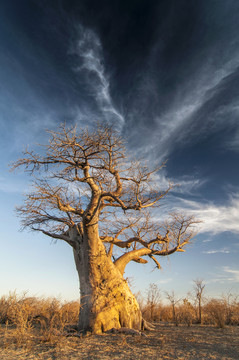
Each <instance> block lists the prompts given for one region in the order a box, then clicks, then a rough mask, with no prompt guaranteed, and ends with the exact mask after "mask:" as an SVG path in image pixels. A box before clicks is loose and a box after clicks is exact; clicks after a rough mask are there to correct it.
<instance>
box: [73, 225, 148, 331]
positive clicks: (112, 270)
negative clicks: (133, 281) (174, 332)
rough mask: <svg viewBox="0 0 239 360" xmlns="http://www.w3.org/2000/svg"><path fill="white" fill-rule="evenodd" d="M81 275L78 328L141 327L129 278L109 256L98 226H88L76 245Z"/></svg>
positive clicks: (99, 329)
mask: <svg viewBox="0 0 239 360" xmlns="http://www.w3.org/2000/svg"><path fill="white" fill-rule="evenodd" d="M74 258H75V263H76V268H77V271H78V274H79V279H80V292H81V308H80V315H79V330H82V331H91V332H93V333H101V332H105V331H108V330H110V329H112V328H116V329H119V328H121V327H127V328H133V329H137V330H140V329H141V326H142V316H141V311H140V308H139V305H138V303H137V300H136V299H135V297H134V296H133V294H132V293H131V291H130V289H129V287H128V284H127V282H126V280H124V278H123V276H122V274H121V273H120V271H119V270H118V269H117V268H116V267H115V265H114V264H113V263H112V261H111V259H110V258H109V257H108V256H107V254H106V251H105V247H104V245H103V244H102V242H101V240H100V239H99V235H98V226H97V225H90V226H88V227H86V228H85V231H84V236H83V237H82V238H81V240H80V241H78V242H77V247H76V248H75V249H74Z"/></svg>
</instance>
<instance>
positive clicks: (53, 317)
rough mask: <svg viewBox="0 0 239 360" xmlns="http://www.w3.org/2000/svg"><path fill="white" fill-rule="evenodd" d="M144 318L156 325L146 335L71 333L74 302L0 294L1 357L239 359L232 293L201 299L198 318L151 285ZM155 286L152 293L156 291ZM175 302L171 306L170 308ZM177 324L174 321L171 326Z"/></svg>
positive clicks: (238, 319) (192, 308) (238, 309)
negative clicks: (162, 298) (161, 296)
mask: <svg viewBox="0 0 239 360" xmlns="http://www.w3.org/2000/svg"><path fill="white" fill-rule="evenodd" d="M149 290H151V293H150V291H149V292H148V297H147V302H146V304H143V302H142V299H141V301H140V297H139V296H138V298H139V301H140V302H141V306H142V311H143V314H144V317H146V318H147V319H148V320H150V321H154V322H155V324H156V328H155V331H152V332H145V333H144V335H145V336H140V335H129V334H124V333H121V334H109V333H108V334H104V335H90V334H88V336H85V337H76V336H70V335H75V334H74V332H73V333H71V332H70V330H72V327H73V325H75V324H76V323H77V320H78V311H79V303H78V302H69V303H62V302H60V301H59V300H57V299H55V298H52V299H40V298H36V297H27V295H26V294H25V295H22V296H17V295H16V294H15V293H13V294H10V295H8V296H3V297H2V298H0V322H1V329H0V358H1V359H4V360H13V359H14V360H15V359H19V360H20V359H34V360H36V359H39V360H41V359H44V360H48V359H49V360H50V359H62V360H64V359H134V358H139V359H143V358H144V359H145V358H146V359H149V358H150V359H185V360H186V359H188V360H189V359H190V360H193V359H225V360H226V359H227V360H229V359H238V348H239V327H238V325H239V303H238V302H237V299H236V298H235V297H232V296H231V295H228V296H225V297H222V298H221V299H217V300H216V299H210V300H207V301H204V304H203V307H202V322H203V324H201V325H200V324H198V311H197V306H196V305H195V304H193V301H189V300H188V299H183V300H180V301H179V300H178V299H177V298H176V296H175V295H174V294H170V295H171V300H172V299H173V298H172V296H174V302H173V301H170V302H169V305H163V304H162V303H161V302H160V301H159V293H158V292H157V291H156V290H157V289H156V287H155V286H154V285H151V288H149ZM155 291H156V292H155ZM173 304H174V309H173ZM175 325H177V326H175Z"/></svg>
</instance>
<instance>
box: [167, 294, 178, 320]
mask: <svg viewBox="0 0 239 360" xmlns="http://www.w3.org/2000/svg"><path fill="white" fill-rule="evenodd" d="M166 296H167V299H168V300H169V301H170V303H171V306H172V313H173V322H174V323H175V325H176V326H178V317H177V312H176V305H177V304H178V303H179V301H180V300H181V299H178V298H177V297H176V294H175V292H174V291H172V292H171V293H169V292H167V291H166Z"/></svg>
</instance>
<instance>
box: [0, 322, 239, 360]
mask: <svg viewBox="0 0 239 360" xmlns="http://www.w3.org/2000/svg"><path fill="white" fill-rule="evenodd" d="M145 334H146V336H139V335H126V334H104V335H90V336H87V337H84V338H81V339H80V338H76V337H67V338H66V337H59V339H58V341H57V343H55V344H47V343H45V344H44V343H36V342H35V343H34V342H33V343H32V344H28V345H27V346H23V347H20V348H16V344H14V343H11V342H9V340H10V339H11V337H7V338H6V333H5V330H4V328H3V327H2V328H1V330H0V359H2V360H25V359H29V360H56V359H57V360H58V359H59V360H75V359H77V360H79V359H91V360H92V359H132V360H133V359H158V360H160V359H181V360H196V359H197V360H204V359H205V360H206V359H218V360H219V359H220V360H231V359H234V360H238V359H239V327H232V326H230V327H225V328H224V329H218V328H215V327H212V326H199V325H193V326H191V327H187V326H184V325H179V326H178V327H175V326H174V325H171V324H157V325H156V330H155V331H153V332H145Z"/></svg>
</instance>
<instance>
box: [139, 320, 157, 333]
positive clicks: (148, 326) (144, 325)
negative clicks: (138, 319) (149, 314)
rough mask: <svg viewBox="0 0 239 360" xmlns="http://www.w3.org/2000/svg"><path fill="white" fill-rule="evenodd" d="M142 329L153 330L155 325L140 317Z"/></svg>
mask: <svg viewBox="0 0 239 360" xmlns="http://www.w3.org/2000/svg"><path fill="white" fill-rule="evenodd" d="M142 330H149V331H153V330H155V326H154V325H153V324H151V323H149V322H148V321H146V320H145V319H142Z"/></svg>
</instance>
